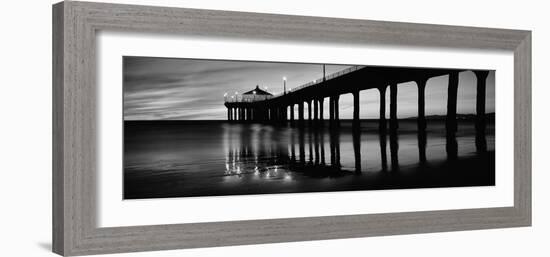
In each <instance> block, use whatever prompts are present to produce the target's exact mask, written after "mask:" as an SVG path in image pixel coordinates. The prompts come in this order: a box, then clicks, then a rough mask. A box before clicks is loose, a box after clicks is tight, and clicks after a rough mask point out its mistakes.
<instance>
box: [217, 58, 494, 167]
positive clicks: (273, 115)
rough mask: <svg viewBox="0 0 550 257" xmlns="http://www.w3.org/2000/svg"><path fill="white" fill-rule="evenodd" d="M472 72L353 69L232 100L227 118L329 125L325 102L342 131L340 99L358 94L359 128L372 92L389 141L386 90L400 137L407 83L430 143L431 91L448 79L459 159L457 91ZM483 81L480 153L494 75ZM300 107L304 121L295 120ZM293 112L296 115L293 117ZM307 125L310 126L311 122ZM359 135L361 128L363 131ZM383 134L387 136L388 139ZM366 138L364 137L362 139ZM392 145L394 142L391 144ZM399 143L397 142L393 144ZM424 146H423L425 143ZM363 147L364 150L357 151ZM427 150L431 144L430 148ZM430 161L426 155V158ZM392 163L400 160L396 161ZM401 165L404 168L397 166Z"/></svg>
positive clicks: (449, 118) (480, 73) (480, 74)
mask: <svg viewBox="0 0 550 257" xmlns="http://www.w3.org/2000/svg"><path fill="white" fill-rule="evenodd" d="M463 71H466V70H459V69H439V68H402V67H379V66H352V67H350V68H348V69H345V70H343V71H340V72H337V73H334V74H331V75H329V76H327V77H323V78H320V79H318V80H315V81H313V82H310V83H307V84H305V85H302V86H300V87H298V88H295V89H294V90H292V91H288V92H287V91H286V89H285V91H284V92H283V93H282V94H280V95H278V96H274V97H271V98H268V99H261V100H251V99H243V100H242V101H237V100H235V101H226V102H225V106H226V108H227V119H228V120H229V121H233V122H243V123H247V122H262V123H279V124H286V123H289V124H291V125H293V126H294V125H298V126H300V127H302V126H305V125H309V126H315V127H318V126H323V125H324V124H325V122H324V114H323V110H324V108H323V106H324V104H325V103H324V102H325V98H328V99H329V101H328V104H329V115H328V116H329V118H328V121H329V124H330V128H331V129H335V128H338V127H339V124H340V115H339V99H340V95H343V94H348V93H351V94H352V95H353V124H354V127H359V121H360V118H359V114H360V111H361V105H360V100H359V92H360V91H362V90H368V89H377V90H378V92H379V95H380V101H379V103H380V117H379V127H380V131H381V137H385V136H386V130H387V123H388V122H387V121H386V90H387V89H388V88H389V90H390V110H389V112H390V115H389V116H390V120H389V128H390V131H389V136H390V139H391V138H394V137H397V132H396V131H397V128H398V126H399V125H398V120H397V105H398V102H397V91H398V85H399V84H402V83H406V82H415V83H416V85H417V88H418V116H417V123H418V131H419V135H418V138H419V142H425V137H426V136H425V135H423V134H425V129H426V115H425V89H426V83H427V81H428V80H429V79H430V78H433V77H438V76H443V75H448V77H449V81H448V90H447V114H446V130H447V135H448V137H447V138H448V141H447V145H448V148H447V152H448V153H449V154H450V155H451V156H456V151H455V150H454V149H456V140H455V139H453V138H454V137H455V134H456V131H457V120H456V119H457V113H456V110H457V92H458V84H459V83H458V82H459V73H460V72H463ZM471 71H472V72H473V73H474V74H475V77H476V79H477V88H476V92H477V94H476V131H477V135H478V136H477V137H476V146H477V148H478V149H480V151H483V150H484V149H485V148H486V142H485V139H484V135H485V129H486V120H487V118H486V114H485V102H486V99H485V97H486V96H485V92H486V81H487V76H488V74H489V71H488V70H471ZM306 104H307V105H308V113H307V119H306V116H305V113H304V105H306ZM295 106H297V107H298V117H294V109H295ZM289 109H290V115H288V112H289ZM306 121H307V122H306ZM357 130H358V129H357ZM382 134H383V135H382ZM358 136H360V135H358ZM391 141H392V140H390V142H391ZM393 141H396V140H393ZM421 144H422V143H421ZM357 147H360V146H357ZM423 147H424V148H425V143H424V146H423ZM390 148H392V149H393V150H395V151H397V149H394V148H397V146H396V145H392V144H390ZM422 159H425V154H424V155H422ZM391 162H392V164H393V163H394V162H395V163H396V162H397V160H394V159H392V160H391ZM397 166H398V165H397Z"/></svg>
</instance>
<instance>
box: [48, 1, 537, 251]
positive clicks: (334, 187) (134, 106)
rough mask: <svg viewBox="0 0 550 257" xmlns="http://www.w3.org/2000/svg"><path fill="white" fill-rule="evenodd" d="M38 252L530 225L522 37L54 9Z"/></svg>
mask: <svg viewBox="0 0 550 257" xmlns="http://www.w3.org/2000/svg"><path fill="white" fill-rule="evenodd" d="M53 60H54V63H53V69H54V70H53V103H54V106H53V129H54V135H53V145H54V151H53V250H54V252H56V253H58V254H60V255H65V256H70V255H87V254H101V253H116V252H132V251H149V250H163V249H180V248H196V247H212V246H229V245H241V244H259V243H275V242H290V241H304V240H321V239H336V238H350V237H367V236H382V235H395V234H410V233H428V232H442V231H457V230H472V229H490V228H504V227H519V226H530V225H531V32H530V31H520V30H507V29H493V28H474V27H457V26H442V25H429V24H412V23H397V22H384V21H369V20H350V19H335V18H321V17H302V16H289V15H274V14H258V13H242V12H228V11H212V10H198V9H184V8H168V7H150V6H136V5H118V4H106V3H90V2H73V1H66V2H61V3H58V4H56V5H54V6H53Z"/></svg>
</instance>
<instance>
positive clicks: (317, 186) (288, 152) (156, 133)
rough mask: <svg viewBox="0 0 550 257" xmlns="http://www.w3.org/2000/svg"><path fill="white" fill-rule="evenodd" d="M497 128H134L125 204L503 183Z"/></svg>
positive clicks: (129, 134)
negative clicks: (497, 165) (497, 175)
mask: <svg viewBox="0 0 550 257" xmlns="http://www.w3.org/2000/svg"><path fill="white" fill-rule="evenodd" d="M493 124H494V123H490V124H487V128H486V130H484V132H485V134H484V135H479V134H478V135H477V136H476V129H475V126H474V122H473V121H459V129H458V131H457V132H456V133H452V134H451V135H449V133H446V130H445V124H444V122H443V121H429V122H428V125H427V128H426V129H420V130H418V129H417V123H416V122H415V121H400V122H399V129H398V130H395V129H388V131H385V130H379V126H378V122H377V121H362V122H361V124H360V128H358V127H356V126H352V124H351V122H346V121H341V124H340V127H339V128H338V129H330V128H329V126H311V127H310V126H305V127H303V128H300V127H292V126H274V125H266V124H232V123H227V122H223V121H203V122H185V121H152V122H145V121H131V122H130V121H126V122H125V138H124V143H125V147H124V158H125V160H124V194H125V195H124V198H125V199H139V198H157V197H183V196H213V195H235V194H265V193H293V192H322V191H343V190H372V189H400V188H425V187H448V186H487V185H494V125H493ZM388 155H389V156H388Z"/></svg>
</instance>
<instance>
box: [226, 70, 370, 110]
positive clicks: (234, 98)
mask: <svg viewBox="0 0 550 257" xmlns="http://www.w3.org/2000/svg"><path fill="white" fill-rule="evenodd" d="M363 67H364V66H360V65H355V66H351V67H349V68H346V69H343V70H341V71H338V72H335V73H332V74H330V75H328V76H326V77H325V78H324V79H323V78H320V79H316V80H313V81H310V82H308V83H305V84H303V85H300V86H298V87H295V88H292V89H290V90H288V91H287V92H286V94H288V93H292V92H296V91H298V90H302V89H304V88H308V87H311V86H314V85H317V84H320V83H321V82H323V81H327V80H331V79H334V78H337V77H340V76H343V75H346V74H348V73H351V72H354V71H356V70H359V69H362V68H363ZM284 94H285V92H281V93H278V94H275V95H273V97H269V98H267V99H272V98H277V97H280V96H283V95H284ZM267 99H265V98H262V99H254V98H244V97H242V95H241V96H239V95H234V96H232V97H226V99H225V102H227V103H250V102H259V101H264V100H267Z"/></svg>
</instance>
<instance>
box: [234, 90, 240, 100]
mask: <svg viewBox="0 0 550 257" xmlns="http://www.w3.org/2000/svg"><path fill="white" fill-rule="evenodd" d="M236 101H239V92H237V91H235V102H236Z"/></svg>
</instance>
